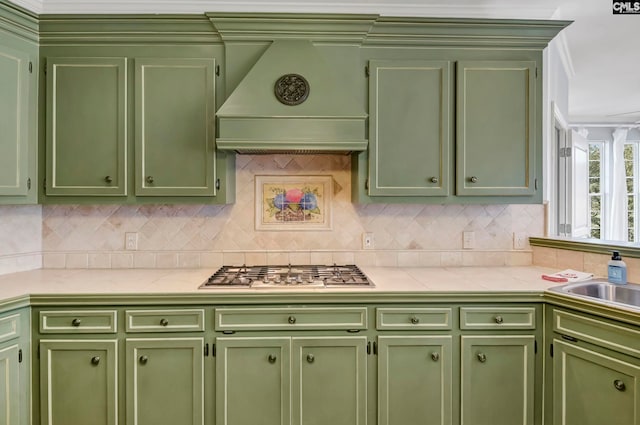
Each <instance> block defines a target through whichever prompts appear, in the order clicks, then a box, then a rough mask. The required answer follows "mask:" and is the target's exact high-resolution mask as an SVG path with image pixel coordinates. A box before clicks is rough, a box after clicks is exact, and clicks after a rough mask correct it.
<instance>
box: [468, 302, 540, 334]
mask: <svg viewBox="0 0 640 425" xmlns="http://www.w3.org/2000/svg"><path fill="white" fill-rule="evenodd" d="M535 328H536V309H535V307H461V308H460V329H535Z"/></svg>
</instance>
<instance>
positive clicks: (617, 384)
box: [613, 379, 627, 391]
mask: <svg viewBox="0 0 640 425" xmlns="http://www.w3.org/2000/svg"><path fill="white" fill-rule="evenodd" d="M613 386H614V387H616V390H618V391H624V390H626V389H627V386H626V385H625V384H624V382H622V381H621V380H619V379H616V380H615V381H613Z"/></svg>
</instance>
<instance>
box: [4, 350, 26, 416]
mask: <svg viewBox="0 0 640 425" xmlns="http://www.w3.org/2000/svg"><path fill="white" fill-rule="evenodd" d="M19 350H20V349H19V347H18V344H10V345H5V346H2V345H0V425H18V424H20V423H22V422H21V419H20V416H21V415H20V413H21V408H20V404H21V403H20V368H19V365H18V356H19Z"/></svg>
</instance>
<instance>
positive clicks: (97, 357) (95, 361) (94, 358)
mask: <svg viewBox="0 0 640 425" xmlns="http://www.w3.org/2000/svg"><path fill="white" fill-rule="evenodd" d="M98 363H100V356H94V357H92V358H91V364H93V365H97V364H98ZM623 385H624V384H623Z"/></svg>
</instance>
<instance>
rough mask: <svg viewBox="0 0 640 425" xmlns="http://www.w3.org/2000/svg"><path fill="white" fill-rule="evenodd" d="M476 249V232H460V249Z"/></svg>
mask: <svg viewBox="0 0 640 425" xmlns="http://www.w3.org/2000/svg"><path fill="white" fill-rule="evenodd" d="M475 247H476V232H462V248H464V249H473V248H475Z"/></svg>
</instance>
